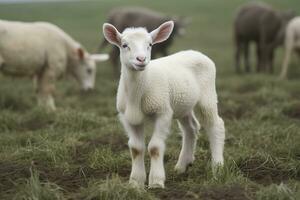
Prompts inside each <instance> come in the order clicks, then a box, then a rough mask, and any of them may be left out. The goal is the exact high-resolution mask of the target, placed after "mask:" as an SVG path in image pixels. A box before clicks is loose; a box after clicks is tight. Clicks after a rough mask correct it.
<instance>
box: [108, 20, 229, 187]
mask: <svg viewBox="0 0 300 200" xmlns="http://www.w3.org/2000/svg"><path fill="white" fill-rule="evenodd" d="M173 26H174V24H173V22H172V21H169V22H165V23H163V24H162V25H161V26H160V27H158V28H157V29H155V30H154V31H152V32H151V33H148V32H147V30H146V29H144V28H127V29H125V30H124V32H123V33H122V34H121V33H119V32H118V30H117V29H116V28H115V27H114V26H113V25H111V24H107V23H106V24H104V25H103V32H104V36H105V38H106V39H107V40H108V41H109V42H110V43H112V44H114V45H117V46H118V47H119V48H120V57H121V65H122V67H121V78H120V83H119V88H118V94H117V110H118V112H119V113H120V119H121V122H122V123H123V126H124V128H125V130H126V132H127V134H128V136H129V142H128V145H129V148H130V152H131V157H132V170H131V175H130V183H131V184H133V185H136V186H140V187H143V186H144V182H145V180H146V172H145V165H144V152H145V143H144V133H143V128H144V123H145V122H146V119H152V120H153V121H154V133H153V135H152V138H151V141H150V143H149V145H148V152H149V154H150V157H151V167H150V174H149V187H150V188H153V187H161V188H164V182H165V170H164V164H163V156H164V151H165V140H166V138H167V136H168V134H169V129H170V124H171V121H172V117H175V118H177V119H178V122H179V126H180V128H181V130H182V137H183V141H182V149H181V152H180V155H179V159H178V162H177V164H176V166H175V170H177V171H178V172H179V173H182V172H185V170H186V168H187V166H188V165H189V164H191V163H192V162H193V161H194V148H195V146H196V134H197V132H198V130H199V129H200V124H199V123H198V121H197V119H196V117H195V114H194V111H193V110H194V107H195V106H196V104H198V105H199V106H200V108H201V117H200V121H201V124H202V125H203V127H204V128H205V129H206V131H207V132H208V136H209V141H210V147H211V153H212V165H213V167H215V166H217V165H222V164H223V146H224V138H225V128H224V123H223V120H222V119H221V118H220V117H219V115H218V108H217V94H216V89H215V76H216V69H215V65H214V63H213V62H212V61H211V60H210V59H209V58H208V57H207V56H205V55H203V54H202V53H200V52H197V51H192V50H189V51H182V52H178V53H176V54H173V55H170V56H167V57H163V58H159V59H156V60H152V61H150V57H151V47H152V44H156V43H160V42H163V41H165V40H166V39H167V38H168V37H169V35H170V34H171V32H172V30H173Z"/></svg>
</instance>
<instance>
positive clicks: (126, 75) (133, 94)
mask: <svg viewBox="0 0 300 200" xmlns="http://www.w3.org/2000/svg"><path fill="white" fill-rule="evenodd" d="M145 80H146V76H145V71H133V70H131V69H128V68H127V67H126V66H122V71H121V81H123V84H124V86H125V91H126V93H127V95H128V96H127V97H128V98H129V99H130V100H132V101H135V103H137V102H136V101H137V100H138V101H140V99H141V97H142V95H143V92H144V89H143V88H144V83H145Z"/></svg>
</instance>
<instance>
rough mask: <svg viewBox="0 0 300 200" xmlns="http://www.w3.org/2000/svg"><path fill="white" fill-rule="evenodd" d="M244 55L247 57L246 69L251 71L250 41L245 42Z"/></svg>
mask: <svg viewBox="0 0 300 200" xmlns="http://www.w3.org/2000/svg"><path fill="white" fill-rule="evenodd" d="M244 57H245V70H246V72H248V73H249V72H250V63H249V42H245V44H244Z"/></svg>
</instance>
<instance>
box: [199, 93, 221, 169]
mask: <svg viewBox="0 0 300 200" xmlns="http://www.w3.org/2000/svg"><path fill="white" fill-rule="evenodd" d="M211 97H212V96H211ZM200 108H201V118H200V123H201V125H203V127H204V129H205V131H206V133H207V135H208V139H209V143H210V150H211V159H212V167H213V169H215V168H216V167H217V166H222V165H223V163H224V158H223V150H224V141H225V127H224V122H223V120H222V118H221V117H219V115H218V108H217V99H216V96H215V100H212V99H207V98H206V96H203V99H202V100H201V102H200Z"/></svg>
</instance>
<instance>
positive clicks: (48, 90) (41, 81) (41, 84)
mask: <svg viewBox="0 0 300 200" xmlns="http://www.w3.org/2000/svg"><path fill="white" fill-rule="evenodd" d="M36 82H37V86H36V88H37V98H38V105H39V106H42V107H45V108H46V109H48V110H51V111H54V110H55V109H56V108H55V103H54V99H53V94H54V91H55V84H54V82H55V74H54V73H53V72H52V71H51V70H47V69H46V70H44V71H43V72H42V73H41V74H40V75H38V76H37V78H36Z"/></svg>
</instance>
